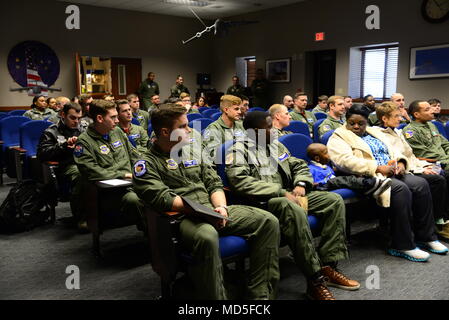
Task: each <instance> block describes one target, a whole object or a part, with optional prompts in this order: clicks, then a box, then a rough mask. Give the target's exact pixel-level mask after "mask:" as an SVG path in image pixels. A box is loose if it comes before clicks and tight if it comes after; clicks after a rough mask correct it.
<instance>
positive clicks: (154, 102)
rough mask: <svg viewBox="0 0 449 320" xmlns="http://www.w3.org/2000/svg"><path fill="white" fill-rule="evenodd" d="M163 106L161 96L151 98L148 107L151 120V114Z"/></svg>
mask: <svg viewBox="0 0 449 320" xmlns="http://www.w3.org/2000/svg"><path fill="white" fill-rule="evenodd" d="M160 104H161V98H160V97H159V95H157V94H155V95H153V96H151V98H150V105H149V107H148V110H147V111H148V114H149V115H150V118H151V112H152V111H153V110H154V109H157V107H158V106H159V105H160Z"/></svg>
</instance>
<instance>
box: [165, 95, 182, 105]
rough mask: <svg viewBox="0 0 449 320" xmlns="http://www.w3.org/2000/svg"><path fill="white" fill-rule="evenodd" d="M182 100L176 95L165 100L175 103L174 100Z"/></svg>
mask: <svg viewBox="0 0 449 320" xmlns="http://www.w3.org/2000/svg"><path fill="white" fill-rule="evenodd" d="M180 101H181V102H182V100H181V99H180V98H178V97H171V98H168V101H167V103H169V104H170V103H176V102H180Z"/></svg>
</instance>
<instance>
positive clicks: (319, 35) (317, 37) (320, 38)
mask: <svg viewBox="0 0 449 320" xmlns="http://www.w3.org/2000/svg"><path fill="white" fill-rule="evenodd" d="M315 41H324V32H318V33H315Z"/></svg>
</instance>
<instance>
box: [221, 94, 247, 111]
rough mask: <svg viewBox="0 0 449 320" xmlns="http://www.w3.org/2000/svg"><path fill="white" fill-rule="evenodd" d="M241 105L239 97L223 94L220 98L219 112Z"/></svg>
mask: <svg viewBox="0 0 449 320" xmlns="http://www.w3.org/2000/svg"><path fill="white" fill-rule="evenodd" d="M241 104H242V99H240V98H239V97H236V96H233V95H230V94H225V95H224V96H222V97H221V98H220V110H221V111H223V109H224V108H229V107H232V106H239V105H241Z"/></svg>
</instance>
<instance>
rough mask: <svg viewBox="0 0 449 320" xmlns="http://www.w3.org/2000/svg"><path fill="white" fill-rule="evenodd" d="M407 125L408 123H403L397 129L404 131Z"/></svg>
mask: <svg viewBox="0 0 449 320" xmlns="http://www.w3.org/2000/svg"><path fill="white" fill-rule="evenodd" d="M406 125H408V123H401V124H400V125H398V127H397V129H399V130H400V129H403V128H404V127H405V126H406Z"/></svg>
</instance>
